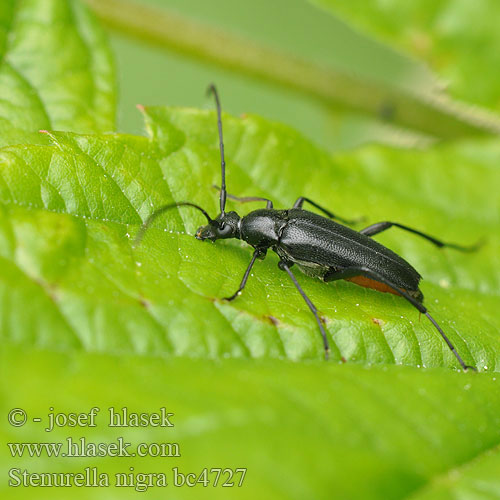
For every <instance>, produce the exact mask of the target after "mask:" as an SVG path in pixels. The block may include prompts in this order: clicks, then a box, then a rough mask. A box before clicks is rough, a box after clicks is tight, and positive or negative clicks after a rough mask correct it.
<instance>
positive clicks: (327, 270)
mask: <svg viewBox="0 0 500 500" xmlns="http://www.w3.org/2000/svg"><path fill="white" fill-rule="evenodd" d="M208 92H211V93H213V95H214V98H215V103H216V107H217V126H218V129H219V147H220V156H221V176H222V182H221V186H220V188H218V189H219V190H220V214H219V215H218V216H217V217H216V218H215V219H212V218H211V217H210V216H209V215H208V213H207V212H206V211H205V210H204V209H203V208H202V207H200V206H198V205H196V204H194V203H191V202H188V201H182V202H178V203H172V204H169V205H165V206H163V207H161V208H159V209H158V210H156V211H155V212H153V213H152V214H151V215H150V216H149V217H148V219H147V220H146V222H145V223H144V224H143V226H142V227H141V229H140V230H139V232H138V234H137V237H136V242H138V241H140V240H141V239H142V236H143V235H144V232H145V231H146V229H147V228H148V226H149V225H150V224H151V222H152V221H153V220H154V219H155V218H156V217H158V216H159V215H160V214H162V213H163V212H165V211H166V210H170V209H171V208H174V207H181V206H189V207H193V208H196V209H197V210H199V211H200V212H202V213H203V215H204V216H205V218H206V219H207V221H208V224H207V225H205V226H202V227H200V228H199V229H198V231H197V232H196V238H197V239H199V240H211V241H215V240H219V239H226V238H237V239H241V240H244V241H246V242H247V243H248V244H249V245H251V246H252V247H253V248H254V249H255V250H254V252H253V256H252V259H251V260H250V264H249V265H248V267H247V270H246V271H245V274H244V275H243V279H242V280H241V284H240V286H239V288H238V290H237V291H236V292H235V293H234V294H233V295H231V296H230V297H226V298H225V299H224V300H228V301H231V300H234V299H235V298H236V297H237V296H238V295H239V294H240V293H241V291H242V290H243V288H244V287H245V284H246V282H247V280H248V276H249V275H250V271H251V269H252V266H253V265H254V263H255V261H256V259H258V258H259V259H264V257H265V256H266V252H267V250H268V249H269V248H270V249H271V250H273V251H274V252H276V253H277V254H278V256H279V258H280V261H279V263H278V266H279V268H280V269H281V270H283V271H286V272H287V273H288V275H289V276H290V278H291V280H292V281H293V283H294V285H295V286H296V288H297V290H298V291H299V293H300V294H301V295H302V297H303V299H304V300H305V302H306V304H307V305H308V306H309V309H310V310H311V312H312V313H313V314H314V317H315V318H316V321H317V323H318V326H319V329H320V331H321V335H322V337H323V345H324V348H325V357H326V359H328V354H329V350H330V349H329V344H328V338H327V336H326V332H325V329H324V327H323V323H322V321H321V318H320V317H319V315H318V311H317V309H316V307H315V305H314V304H313V303H312V302H311V300H310V299H309V297H308V296H307V295H306V294H305V292H304V290H303V289H302V287H301V286H300V285H299V283H298V281H297V279H296V278H295V276H294V274H293V273H292V271H291V269H290V268H291V267H292V266H293V265H294V264H296V265H297V267H298V268H299V269H300V270H301V271H302V272H303V273H305V274H307V275H309V276H314V277H317V278H320V279H321V280H323V281H325V282H328V281H335V280H340V279H343V280H349V281H351V282H354V283H356V284H358V285H361V286H364V287H368V288H373V289H376V290H379V291H383V292H390V293H394V294H396V295H400V296H402V297H404V298H405V299H406V300H407V301H408V302H409V303H410V304H412V305H413V306H414V307H415V308H416V309H417V310H418V311H419V312H420V313H422V314H425V315H426V316H427V317H428V318H429V320H430V321H431V322H432V324H433V325H434V326H435V327H436V329H437V331H438V332H439V333H440V334H441V336H442V337H443V339H444V341H445V342H446V344H447V345H448V347H449V348H450V349H451V351H452V352H453V354H454V355H455V357H456V358H457V360H458V362H459V363H460V365H461V366H462V368H463V369H464V370H467V369H473V370H475V368H474V367H473V366H468V365H466V364H465V362H464V361H463V359H462V358H461V356H460V355H459V354H458V352H457V351H456V349H455V347H454V345H453V344H452V343H451V341H450V339H449V338H448V337H447V336H446V335H445V333H444V332H443V330H442V329H441V327H440V326H439V325H438V324H437V323H436V321H435V320H434V318H433V317H432V316H431V315H430V314H429V312H428V311H427V308H426V307H425V306H424V305H423V303H422V302H423V298H424V297H423V294H422V292H421V291H420V289H419V282H420V279H421V276H420V274H419V273H418V271H416V270H415V269H414V268H413V267H412V266H411V265H410V264H409V263H408V262H406V261H405V260H404V259H403V258H401V257H400V256H399V255H397V254H396V253H394V252H393V251H392V250H389V249H388V248H386V247H385V246H383V245H381V244H380V243H378V242H376V241H375V240H373V239H372V238H371V237H372V236H374V235H375V234H378V233H381V232H382V231H385V230H386V229H389V228H390V227H393V226H394V227H399V228H401V229H404V230H405V231H409V232H411V233H414V234H416V235H418V236H421V237H423V238H425V239H426V240H428V241H430V242H431V243H433V244H434V245H436V246H438V247H440V248H442V247H451V248H454V249H456V250H461V251H473V250H475V249H477V248H478V246H479V243H478V244H476V245H473V246H469V247H466V246H461V245H456V244H453V243H444V242H442V241H440V240H438V239H436V238H433V237H432V236H429V235H427V234H424V233H422V232H420V231H417V230H416V229H412V228H410V227H408V226H404V225H403V224H398V223H396V222H389V221H384V222H378V223H376V224H372V225H370V226H368V227H366V228H364V229H362V230H361V231H359V232H358V231H355V230H354V229H351V228H349V227H347V226H345V225H342V224H339V223H337V222H335V221H334V220H332V219H337V220H338V221H340V222H343V223H344V224H350V223H353V222H355V221H350V220H347V219H343V218H342V217H339V216H338V215H334V214H333V213H332V212H330V211H329V210H326V209H325V208H323V207H321V206H320V205H318V204H317V203H315V202H314V201H312V200H310V199H309V198H305V197H303V196H301V197H300V198H298V199H297V201H296V202H295V203H294V205H293V207H292V208H291V209H287V210H276V209H275V208H273V203H272V201H271V200H268V199H266V198H261V197H257V196H251V197H244V198H240V197H237V196H233V195H230V194H228V193H227V191H226V164H225V159H224V142H223V137H222V120H221V106H220V101H219V96H218V93H217V89H216V88H215V86H214V85H210V86H209V88H208ZM227 197H229V198H231V199H234V200H236V201H239V202H253V201H263V202H265V203H266V208H263V209H260V210H254V211H253V212H250V213H249V214H248V215H245V216H244V217H240V216H239V215H238V214H237V213H236V212H226V211H225V207H226V198H227ZM304 202H307V203H309V204H310V205H312V206H313V207H315V208H316V209H317V210H319V211H320V212H322V213H324V214H325V215H326V216H327V217H328V218H326V217H323V216H321V215H318V214H316V213H313V212H309V211H308V210H304V209H303V208H302V206H303V204H304Z"/></svg>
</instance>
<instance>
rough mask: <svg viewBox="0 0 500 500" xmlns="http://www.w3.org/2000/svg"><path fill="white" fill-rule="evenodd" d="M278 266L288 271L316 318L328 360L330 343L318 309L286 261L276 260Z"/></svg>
mask: <svg viewBox="0 0 500 500" xmlns="http://www.w3.org/2000/svg"><path fill="white" fill-rule="evenodd" d="M278 267H279V268H280V269H281V270H282V271H286V272H287V273H288V276H290V278H291V280H292V281H293V284H294V285H295V287H296V288H297V290H298V291H299V293H300V295H302V298H303V299H304V300H305V302H306V304H307V305H308V307H309V309H310V310H311V312H312V313H313V314H314V317H315V318H316V322H317V323H318V326H319V329H320V331H321V336H322V337H323V346H324V348H325V359H326V360H328V358H329V356H330V345H329V344H328V338H327V336H326V332H325V328H324V326H323V322H322V321H321V318H320V317H319V315H318V310H317V309H316V306H315V305H314V304H313V303H312V302H311V299H310V298H309V297H308V296H307V295H306V293H305V292H304V290H302V287H301V286H300V285H299V282H298V281H297V278H295V276H294V274H293V273H292V271H291V270H290V267H289V266H288V263H287V262H286V261H285V260H280V261H279V262H278Z"/></svg>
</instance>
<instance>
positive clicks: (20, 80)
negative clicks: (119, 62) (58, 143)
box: [0, 0, 115, 145]
mask: <svg viewBox="0 0 500 500" xmlns="http://www.w3.org/2000/svg"><path fill="white" fill-rule="evenodd" d="M0 61H1V62H0V89H1V90H2V95H1V96H0V144H1V145H5V144H12V143H18V142H23V141H30V142H33V141H34V142H40V141H41V139H40V138H39V137H37V136H36V135H35V134H34V133H37V132H38V130H40V129H63V130H71V131H75V132H100V131H108V130H112V129H113V128H114V118H115V117H114V114H115V101H114V99H115V88H114V85H115V82H114V71H113V65H112V62H111V54H110V51H109V48H108V45H107V41H106V39H105V37H104V34H103V32H102V30H101V29H100V27H99V26H98V25H96V23H95V21H94V18H93V17H92V16H91V15H90V14H89V12H88V11H87V9H86V8H84V7H83V6H82V4H81V3H80V2H77V1H73V0H68V1H60V0H48V1H47V0H31V1H21V0H4V1H3V2H2V4H1V6H0Z"/></svg>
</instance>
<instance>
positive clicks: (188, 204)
mask: <svg viewBox="0 0 500 500" xmlns="http://www.w3.org/2000/svg"><path fill="white" fill-rule="evenodd" d="M175 207H193V208H196V209H197V210H199V211H200V212H201V213H202V214H203V215H204V216H205V217H206V219H207V221H208V223H209V224H210V223H211V222H213V219H212V218H211V217H210V215H208V213H207V212H206V211H205V210H203V208H201V207H200V206H199V205H195V204H194V203H191V202H189V201H179V202H177V203H169V204H168V205H164V206H163V207H160V208H159V209H158V210H155V211H154V212H153V213H152V214H151V215H150V216H149V217H148V218H147V219H146V221H145V222H144V224H143V225H142V226H141V228H140V229H139V231H138V232H137V236H136V237H135V240H134V243H133V245H132V246H134V247H136V246H137V245H138V244H139V243H140V242H141V240H142V238H143V237H144V234H145V233H146V231H147V230H148V229H149V227H150V226H151V224H152V223H153V221H154V220H155V219H156V218H157V217H158V216H160V215H161V214H162V213H164V212H166V211H167V210H170V209H172V208H175Z"/></svg>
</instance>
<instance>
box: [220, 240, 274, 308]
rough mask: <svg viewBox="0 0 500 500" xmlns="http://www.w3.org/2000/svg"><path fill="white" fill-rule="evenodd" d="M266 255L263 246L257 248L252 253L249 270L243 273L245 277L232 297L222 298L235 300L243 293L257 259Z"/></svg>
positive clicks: (229, 300)
mask: <svg viewBox="0 0 500 500" xmlns="http://www.w3.org/2000/svg"><path fill="white" fill-rule="evenodd" d="M265 255H266V250H263V249H261V248H256V249H255V251H254V253H253V255H252V260H251V261H250V264H248V267H247V270H246V271H245V274H244V275H243V279H242V280H241V283H240V286H239V288H238V290H236V292H234V293H233V295H231V296H230V297H224V298H223V299H222V300H227V301H228V302H231V301H232V300H234V299H235V298H236V297H238V295H240V294H241V291H242V290H243V288H245V285H246V284H247V280H248V276H249V275H250V271H251V270H252V267H253V265H254V264H255V261H256V260H257V259H258V258H263V257H264V256H265Z"/></svg>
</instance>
